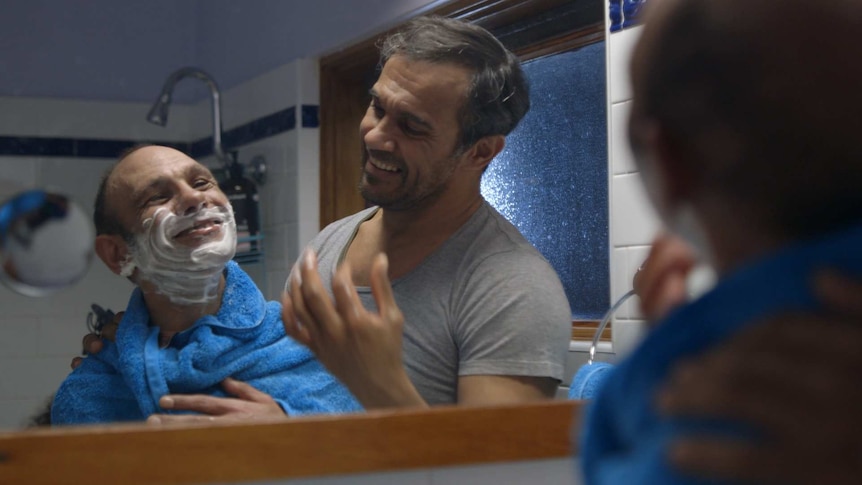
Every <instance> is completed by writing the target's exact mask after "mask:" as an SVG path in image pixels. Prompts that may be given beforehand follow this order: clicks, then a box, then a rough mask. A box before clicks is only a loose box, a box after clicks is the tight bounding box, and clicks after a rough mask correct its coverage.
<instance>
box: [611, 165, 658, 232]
mask: <svg viewBox="0 0 862 485" xmlns="http://www.w3.org/2000/svg"><path fill="white" fill-rule="evenodd" d="M611 192H612V194H611V197H610V199H611V211H610V214H611V225H612V229H611V245H612V246H613V247H620V246H632V245H645V244H650V243H651V242H652V240H653V238H654V237H655V235H656V232H657V231H658V230H659V228H660V224H659V221H658V218H657V216H656V214H655V211H654V210H653V208H652V205H651V204H650V202H649V200H648V198H647V196H646V192H645V191H644V187H643V184H641V181H640V176H639V175H637V174H625V175H615V176H614V177H613V179H612V184H611Z"/></svg>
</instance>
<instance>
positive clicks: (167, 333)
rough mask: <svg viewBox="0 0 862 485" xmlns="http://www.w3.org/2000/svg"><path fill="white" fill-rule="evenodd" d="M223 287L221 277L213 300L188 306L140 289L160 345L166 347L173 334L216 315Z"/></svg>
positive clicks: (223, 279) (219, 306) (222, 278)
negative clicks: (206, 317) (207, 316)
mask: <svg viewBox="0 0 862 485" xmlns="http://www.w3.org/2000/svg"><path fill="white" fill-rule="evenodd" d="M224 287H225V278H224V276H222V277H221V280H220V281H219V286H218V291H217V293H216V297H215V298H213V299H212V300H210V301H207V302H204V303H196V304H190V305H185V304H177V303H174V302H172V301H171V299H170V297H168V296H166V295H163V294H160V293H158V292H156V291H151V290H146V289H143V288H142V291H143V292H144V301H145V302H146V305H147V310H148V311H149V313H150V324H151V325H153V326H155V327H159V329H160V332H159V342H160V344H163V345H166V344H167V343H168V342H169V341H170V339H171V338H172V337H173V336H174V335H175V334H177V333H179V332H182V331H183V330H186V329H188V328H190V327H191V326H192V325H194V323H195V322H196V321H198V320H199V319H200V318H201V317H203V316H205V315H215V314H217V313H218V311H219V309H220V308H221V300H222V295H223V294H224Z"/></svg>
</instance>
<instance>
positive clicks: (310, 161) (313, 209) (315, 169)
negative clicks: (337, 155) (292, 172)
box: [296, 128, 321, 246]
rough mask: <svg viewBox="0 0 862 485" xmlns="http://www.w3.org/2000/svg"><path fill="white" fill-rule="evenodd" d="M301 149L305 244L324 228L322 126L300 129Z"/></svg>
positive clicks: (301, 214)
mask: <svg viewBox="0 0 862 485" xmlns="http://www.w3.org/2000/svg"><path fill="white" fill-rule="evenodd" d="M298 137H299V144H298V145H299V151H298V153H297V157H298V158H297V186H296V188H297V196H296V200H297V210H298V213H297V216H298V217H297V219H298V221H299V227H298V229H299V232H298V233H297V244H298V245H299V246H305V245H306V244H308V243H309V242H310V241H311V239H312V238H314V236H316V235H317V233H318V232H319V231H320V229H321V228H320V130H319V129H317V128H303V129H301V130H299V133H298Z"/></svg>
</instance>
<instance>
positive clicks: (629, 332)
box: [611, 320, 647, 359]
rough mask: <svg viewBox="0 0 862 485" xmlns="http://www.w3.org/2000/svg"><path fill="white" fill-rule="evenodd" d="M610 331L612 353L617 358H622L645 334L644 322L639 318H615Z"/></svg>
mask: <svg viewBox="0 0 862 485" xmlns="http://www.w3.org/2000/svg"><path fill="white" fill-rule="evenodd" d="M613 328H614V331H613V333H612V336H611V338H612V340H613V347H614V353H615V354H616V356H617V358H618V359H624V358H625V357H626V356H627V355H628V354H629V353H631V351H632V350H634V348H635V347H637V345H638V344H639V343H640V341H641V340H642V339H643V336H644V335H645V334H646V331H647V326H646V322H643V321H641V320H615V321H614V327H613Z"/></svg>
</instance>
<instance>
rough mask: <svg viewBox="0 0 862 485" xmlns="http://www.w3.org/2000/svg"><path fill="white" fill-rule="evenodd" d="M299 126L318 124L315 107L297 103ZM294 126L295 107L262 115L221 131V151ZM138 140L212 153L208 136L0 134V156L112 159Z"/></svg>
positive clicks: (194, 153) (198, 154)
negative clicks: (180, 139)
mask: <svg viewBox="0 0 862 485" xmlns="http://www.w3.org/2000/svg"><path fill="white" fill-rule="evenodd" d="M301 116H302V121H301V123H302V127H303V128H317V127H319V126H320V121H319V118H318V107H317V106H316V105H302V106H301ZM293 129H296V107H295V106H291V107H289V108H286V109H283V110H281V111H276V112H275V113H272V114H268V115H266V116H262V117H260V118H257V119H255V120H252V121H249V122H248V123H245V124H242V125H240V126H237V127H235V128H232V129H230V130H228V131H226V132H224V133H222V144H223V145H224V149H225V151H229V150H236V149H238V148H240V147H241V146H243V145H247V144H249V143H253V142H255V141H258V140H262V139H264V138H267V137H270V136H273V135H278V134H280V133H284V132H287V131H290V130H293ZM139 143H154V144H157V145H165V146H169V147H173V148H176V149H178V150H181V151H183V152H186V153H188V154H189V155H190V156H191V157H193V158H200V157H205V156H207V155H210V154H212V137H206V138H201V139H200V140H195V141H191V142H187V143H186V142H169V141H156V140H145V139H140V140H102V139H92V138H60V137H38V136H3V135H0V156H16V155H17V156H37V157H70V158H116V157H117V156H118V155H119V154H120V153H122V151H123V150H125V149H127V148H129V147H131V146H134V145H136V144H139Z"/></svg>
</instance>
